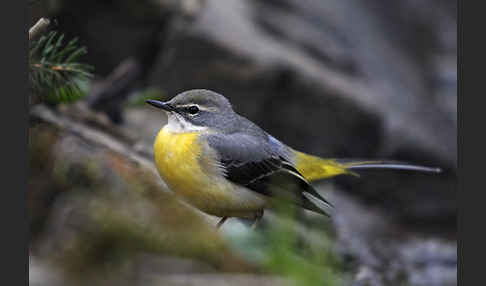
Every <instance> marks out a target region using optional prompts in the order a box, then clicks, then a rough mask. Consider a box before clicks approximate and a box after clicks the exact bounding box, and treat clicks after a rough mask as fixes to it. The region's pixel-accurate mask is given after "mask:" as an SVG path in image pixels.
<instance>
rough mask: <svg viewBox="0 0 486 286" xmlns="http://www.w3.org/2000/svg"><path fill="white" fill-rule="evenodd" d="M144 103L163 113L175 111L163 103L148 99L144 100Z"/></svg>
mask: <svg viewBox="0 0 486 286" xmlns="http://www.w3.org/2000/svg"><path fill="white" fill-rule="evenodd" d="M145 102H146V103H148V104H150V105H153V106H155V107H157V108H160V109H163V110H165V111H175V109H174V108H173V107H172V106H171V105H170V104H168V103H165V102H163V101H158V100H153V99H149V100H146V101H145Z"/></svg>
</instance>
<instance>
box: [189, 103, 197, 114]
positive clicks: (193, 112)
mask: <svg viewBox="0 0 486 286" xmlns="http://www.w3.org/2000/svg"><path fill="white" fill-rule="evenodd" d="M187 111H188V112H189V113H190V114H192V115H194V114H196V113H198V112H199V107H197V106H196V105H191V106H189V107H188V108H187Z"/></svg>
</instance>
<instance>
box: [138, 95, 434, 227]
mask: <svg viewBox="0 0 486 286" xmlns="http://www.w3.org/2000/svg"><path fill="white" fill-rule="evenodd" d="M147 103H149V104H151V105H153V106H155V107H157V108H160V109H162V110H163V111H165V112H166V114H167V118H168V122H167V125H165V126H163V127H162V129H161V130H160V131H159V133H158V135H157V137H156V139H155V143H154V157H155V164H156V165H157V169H158V171H159V173H160V175H161V177H162V178H163V179H164V181H165V182H166V183H167V185H168V186H169V188H170V189H171V190H172V191H174V192H175V193H176V194H177V195H179V196H180V197H182V198H183V200H185V201H186V202H188V203H189V204H191V205H193V206H195V207H197V208H198V209H200V210H202V211H203V212H206V213H208V214H211V215H215V216H218V217H221V220H220V221H219V222H218V225H217V226H218V227H220V226H221V225H222V224H223V223H224V222H225V220H226V219H227V218H228V217H241V218H250V219H254V220H255V222H254V224H253V225H255V224H256V222H258V220H259V219H261V217H262V216H263V211H264V209H265V208H266V207H268V206H269V205H270V202H271V200H272V199H273V198H278V197H282V198H284V199H285V200H286V201H287V202H289V203H292V204H294V205H297V206H300V207H302V208H304V209H307V210H310V211H313V212H317V213H320V214H325V215H330V211H331V210H332V205H331V204H330V203H329V202H328V201H327V200H326V199H324V198H323V197H322V196H321V195H320V194H319V193H318V192H317V191H316V190H315V189H314V188H313V187H312V186H311V185H310V184H309V182H311V181H315V180H320V179H324V178H330V177H334V176H337V175H341V174H354V173H353V171H354V170H356V169H365V168H390V169H405V170H414V171H422V172H434V173H438V172H440V169H439V168H429V167H423V166H417V165H411V164H407V163H400V162H392V161H349V160H348V161H345V160H336V159H322V158H319V157H316V156H312V155H308V154H305V153H303V152H299V151H297V150H294V149H292V148H291V147H289V146H287V145H285V144H284V143H282V142H280V141H279V140H277V139H276V138H275V137H273V136H272V135H270V134H268V133H267V132H265V131H264V130H262V129H261V128H260V127H258V126H257V125H256V124H254V123H253V122H251V121H250V120H248V119H246V118H245V117H243V116H240V115H238V114H237V113H235V112H234V111H233V109H232V107H231V104H230V102H229V101H228V100H227V99H226V98H225V97H224V96H222V95H221V94H218V93H215V92H212V91H210V90H204V89H196V90H189V91H186V92H183V93H180V94H178V95H177V96H175V97H174V98H172V99H171V100H169V101H167V102H162V101H158V100H147ZM282 195H283V196H282Z"/></svg>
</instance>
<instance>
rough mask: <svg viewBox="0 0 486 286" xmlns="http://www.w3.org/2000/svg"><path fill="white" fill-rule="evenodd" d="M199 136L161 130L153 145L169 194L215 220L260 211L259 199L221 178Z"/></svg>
mask: <svg viewBox="0 0 486 286" xmlns="http://www.w3.org/2000/svg"><path fill="white" fill-rule="evenodd" d="M198 135H199V133H196V132H193V133H173V132H170V131H168V130H167V128H166V127H164V128H162V129H161V130H160V132H159V134H158V135H157V138H156V139H155V143H154V156H155V164H156V166H157V169H158V171H159V173H160V175H161V177H162V178H163V179H164V181H165V182H166V183H167V185H168V186H169V187H170V188H171V190H172V191H174V192H175V193H177V194H178V195H181V196H182V197H183V198H184V199H185V200H186V201H188V202H189V203H191V204H192V205H194V206H195V207H197V208H199V209H201V210H203V211H205V212H207V213H209V214H214V215H218V216H246V215H245V214H246V213H248V212H250V213H253V212H255V211H257V210H259V209H261V208H262V207H263V204H264V200H263V199H262V198H261V196H260V195H258V194H256V193H253V192H251V191H248V190H245V189H243V188H238V187H237V186H235V185H233V184H232V183H230V182H228V181H227V180H226V179H224V178H223V176H222V175H221V173H220V172H219V171H220V170H218V169H217V167H216V166H215V164H214V162H213V161H211V160H214V158H211V154H208V152H207V148H206V147H205V145H203V144H201V142H200V141H199V140H198Z"/></svg>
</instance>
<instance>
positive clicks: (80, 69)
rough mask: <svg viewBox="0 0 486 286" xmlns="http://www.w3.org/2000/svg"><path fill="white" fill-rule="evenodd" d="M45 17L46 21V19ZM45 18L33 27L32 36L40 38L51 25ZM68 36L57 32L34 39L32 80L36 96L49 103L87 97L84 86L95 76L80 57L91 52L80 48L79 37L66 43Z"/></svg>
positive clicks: (31, 45)
mask: <svg viewBox="0 0 486 286" xmlns="http://www.w3.org/2000/svg"><path fill="white" fill-rule="evenodd" d="M43 19H44V21H43ZM48 23H49V20H47V19H45V18H42V19H41V20H39V21H38V22H37V24H36V25H34V26H33V27H32V28H31V29H30V30H29V39H34V38H36V37H37V35H38V33H41V32H42V31H43V30H44V29H45V28H46V27H47V25H48ZM63 40H64V35H59V36H58V33H57V32H55V31H51V32H49V33H48V34H47V35H42V36H41V37H40V39H39V40H33V41H31V42H30V51H29V79H30V83H31V89H32V91H33V94H34V95H35V96H38V97H40V98H41V99H43V100H45V101H48V102H70V101H73V100H76V99H78V98H80V97H82V96H84V93H85V92H84V91H83V87H84V85H85V84H86V82H87V80H88V79H89V78H90V77H92V74H91V73H90V71H91V70H92V67H91V66H89V65H86V64H82V63H80V62H79V61H78V60H79V59H80V57H81V56H83V55H85V54H86V53H87V50H86V48H85V47H78V45H77V38H74V39H72V40H70V41H69V42H68V43H67V44H64V43H63Z"/></svg>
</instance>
